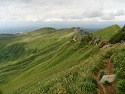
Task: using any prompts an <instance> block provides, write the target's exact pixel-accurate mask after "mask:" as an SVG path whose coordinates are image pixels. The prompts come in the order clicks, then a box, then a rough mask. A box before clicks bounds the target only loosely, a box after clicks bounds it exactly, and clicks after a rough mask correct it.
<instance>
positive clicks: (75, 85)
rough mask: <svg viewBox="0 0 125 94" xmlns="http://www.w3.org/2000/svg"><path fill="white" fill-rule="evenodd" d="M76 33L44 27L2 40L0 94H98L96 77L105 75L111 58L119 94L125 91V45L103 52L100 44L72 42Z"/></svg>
mask: <svg viewBox="0 0 125 94" xmlns="http://www.w3.org/2000/svg"><path fill="white" fill-rule="evenodd" d="M74 34H75V33H74V32H73V28H67V29H60V30H56V29H54V28H41V29H39V30H35V31H33V32H29V33H25V34H20V35H16V36H14V37H7V38H4V39H3V41H4V42H2V41H1V40H0V43H1V45H3V47H2V46H1V47H2V48H1V49H0V56H1V58H0V90H1V91H0V93H1V92H2V93H3V94H57V93H59V94H97V93H98V87H97V82H96V80H95V79H94V77H93V75H94V74H96V73H97V72H100V77H101V76H102V75H103V74H104V71H102V69H103V68H102V67H103V65H104V63H105V60H107V58H109V57H110V56H111V55H113V56H112V62H114V64H115V69H116V71H115V73H116V75H117V80H116V85H117V88H118V91H119V92H120V93H119V94H121V92H124V90H123V88H124V54H123V52H124V51H125V45H120V44H116V45H113V46H112V47H111V48H109V49H106V50H100V48H99V47H100V45H87V44H86V43H85V44H84V43H83V44H82V45H81V44H79V42H78V41H79V40H78V41H77V42H74V41H71V36H72V35H74ZM75 35H77V36H79V35H78V34H75ZM119 45H120V46H119ZM114 53H115V54H114ZM116 58H117V59H116ZM118 60H119V61H118ZM119 62H120V63H119Z"/></svg>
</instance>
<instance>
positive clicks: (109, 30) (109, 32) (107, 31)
mask: <svg viewBox="0 0 125 94" xmlns="http://www.w3.org/2000/svg"><path fill="white" fill-rule="evenodd" d="M120 29H121V28H120V27H119V26H118V25H112V26H109V27H106V28H104V29H101V30H99V31H97V32H95V33H94V36H101V37H102V38H103V39H104V40H106V41H107V40H109V39H110V37H111V36H113V35H114V34H115V33H117V32H118V31H119V30H120Z"/></svg>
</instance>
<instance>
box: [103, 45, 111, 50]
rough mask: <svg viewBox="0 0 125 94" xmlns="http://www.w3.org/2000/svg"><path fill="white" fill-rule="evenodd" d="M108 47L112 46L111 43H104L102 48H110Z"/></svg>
mask: <svg viewBox="0 0 125 94" xmlns="http://www.w3.org/2000/svg"><path fill="white" fill-rule="evenodd" d="M110 47H112V44H107V45H104V46H103V47H102V49H108V48H110Z"/></svg>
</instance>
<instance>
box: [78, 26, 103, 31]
mask: <svg viewBox="0 0 125 94" xmlns="http://www.w3.org/2000/svg"><path fill="white" fill-rule="evenodd" d="M80 28H81V30H83V31H85V32H96V31H99V30H100V29H101V28H82V27H80Z"/></svg>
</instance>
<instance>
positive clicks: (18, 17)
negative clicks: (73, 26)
mask: <svg viewBox="0 0 125 94" xmlns="http://www.w3.org/2000/svg"><path fill="white" fill-rule="evenodd" d="M37 21H39V22H42V23H52V22H53V23H55V22H56V23H57V22H59V23H60V22H62V23H63V22H70V23H71V22H72V23H79V22H83V23H85V24H87V23H93V24H95V22H96V23H103V22H104V23H113V22H114V23H116V24H117V23H122V24H124V22H125V0H0V23H4V25H5V24H6V23H11V22H12V23H17V22H37Z"/></svg>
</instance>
